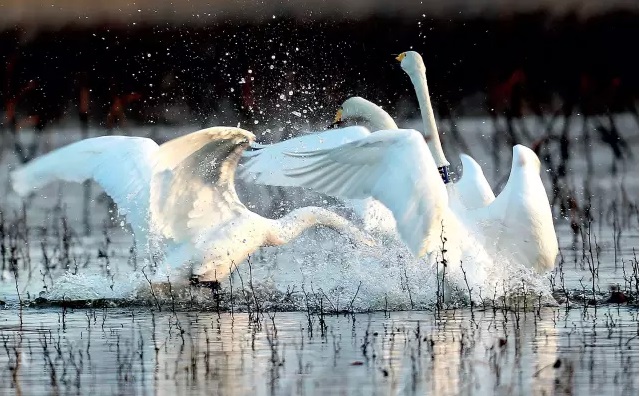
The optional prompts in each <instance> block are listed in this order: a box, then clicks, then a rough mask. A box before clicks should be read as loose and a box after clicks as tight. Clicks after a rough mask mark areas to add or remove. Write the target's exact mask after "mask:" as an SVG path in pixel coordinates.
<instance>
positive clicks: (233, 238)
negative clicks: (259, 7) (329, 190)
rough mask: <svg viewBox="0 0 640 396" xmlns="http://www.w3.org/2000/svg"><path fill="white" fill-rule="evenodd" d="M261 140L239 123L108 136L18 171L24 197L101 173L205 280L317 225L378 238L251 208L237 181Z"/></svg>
mask: <svg viewBox="0 0 640 396" xmlns="http://www.w3.org/2000/svg"><path fill="white" fill-rule="evenodd" d="M254 139H255V137H254V135H253V134H252V133H250V132H248V131H245V130H242V129H239V128H231V127H214V128H208V129H203V130H201V131H197V132H194V133H191V134H188V135H185V136H182V137H179V138H177V139H174V140H171V141H169V142H167V143H165V144H163V145H161V146H158V145H157V144H156V143H155V142H153V141H152V140H150V139H146V138H136V137H124V136H103V137H97V138H91V139H86V140H82V141H80V142H76V143H73V144H71V145H69V146H66V147H63V148H61V149H58V150H55V151H53V152H51V153H48V154H46V155H44V156H42V157H40V158H37V159H35V160H33V161H31V162H30V163H28V164H26V165H25V166H23V167H22V168H20V169H18V170H16V171H14V172H12V174H11V179H12V184H13V186H14V189H15V190H16V192H17V193H18V194H20V195H22V196H24V195H27V194H28V193H30V192H32V191H33V190H35V189H38V188H40V187H43V186H45V185H46V184H49V183H50V182H52V181H54V180H64V181H71V182H82V181H84V180H88V179H93V180H95V181H96V182H97V183H98V184H100V186H101V187H102V188H103V189H104V190H105V192H106V193H107V194H109V195H110V196H111V197H112V198H113V199H114V201H115V202H116V203H117V204H118V209H119V211H120V213H121V214H123V215H124V216H125V217H126V219H127V221H128V222H129V223H130V224H131V225H132V228H133V230H134V235H135V237H136V240H141V241H144V242H146V243H144V244H142V245H139V246H145V247H146V248H147V252H149V250H150V249H151V246H149V244H148V241H150V240H154V239H156V238H158V237H159V238H164V239H166V240H169V241H170V244H169V245H168V246H169V248H167V251H166V252H165V253H166V256H165V257H166V260H165V261H166V263H167V264H169V265H170V266H171V267H172V268H176V269H177V268H182V267H183V265H184V264H190V268H191V271H190V275H191V276H194V277H196V278H197V279H198V280H199V281H211V280H218V279H220V278H222V277H224V276H226V275H227V274H228V273H229V272H230V271H231V270H233V267H234V265H238V264H240V263H241V262H243V261H244V260H245V259H246V258H247V256H248V255H249V254H251V253H253V252H254V251H255V250H256V249H258V248H259V247H261V246H275V245H282V244H285V243H287V242H289V241H290V240H291V239H293V238H295V237H297V236H298V235H300V234H301V233H302V232H303V231H304V230H306V229H307V228H309V227H312V226H315V225H323V226H326V227H329V228H333V229H336V230H338V231H339V232H344V233H347V234H349V235H350V236H351V237H352V238H354V239H355V240H358V241H362V242H364V243H367V244H370V243H371V242H370V240H369V239H368V237H367V236H366V235H365V234H363V233H362V232H361V231H359V230H358V229H357V228H355V227H354V226H353V225H351V224H350V223H349V222H348V221H347V220H346V219H344V218H342V217H340V216H338V215H337V214H335V213H333V212H330V211H328V210H325V209H322V208H317V207H307V208H301V209H297V210H294V211H292V212H290V213H289V214H288V215H286V216H284V217H282V218H281V219H277V220H272V219H267V218H263V217H261V216H259V215H258V214H256V213H253V212H251V211H250V210H248V209H247V208H246V207H245V206H244V205H243V204H242V202H240V200H239V198H238V196H237V194H236V191H235V187H234V180H235V171H236V167H237V164H238V161H239V159H240V157H241V154H242V152H243V151H244V150H245V149H246V148H247V147H248V146H249V144H250V143H251V142H253V141H254Z"/></svg>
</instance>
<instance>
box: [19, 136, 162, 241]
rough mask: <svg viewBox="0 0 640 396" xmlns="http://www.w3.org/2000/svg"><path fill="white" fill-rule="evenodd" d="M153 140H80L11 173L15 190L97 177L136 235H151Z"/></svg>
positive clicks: (106, 138)
mask: <svg viewBox="0 0 640 396" xmlns="http://www.w3.org/2000/svg"><path fill="white" fill-rule="evenodd" d="M157 150H158V145H157V144H156V143H155V142H154V141H153V140H151V139H147V138H141V137H129V136H101V137H96V138H91V139H85V140H81V141H79V142H76V143H73V144H70V145H68V146H65V147H62V148H60V149H57V150H54V151H52V152H50V153H48V154H45V155H43V156H42V157H39V158H37V159H35V160H33V161H31V162H29V163H27V164H26V165H24V166H23V167H21V168H18V169H17V170H15V171H13V172H12V173H11V181H12V184H13V188H14V190H15V191H16V192H17V193H18V194H19V195H21V196H25V195H27V194H29V193H30V192H33V191H34V190H36V189H38V188H41V187H44V186H46V185H47V184H49V183H51V182H53V181H56V180H62V181H68V182H77V183H80V182H83V181H85V180H89V179H91V180H95V181H96V182H97V183H98V184H99V185H100V186H101V187H102V189H104V191H105V192H106V193H107V194H108V195H109V196H110V197H111V198H112V199H113V200H114V202H115V203H116V204H117V205H118V211H119V212H120V214H122V215H124V216H125V217H126V219H127V221H128V222H129V223H130V224H131V226H132V228H133V230H134V232H135V233H136V236H137V237H138V236H140V234H141V232H140V231H142V234H143V236H142V237H144V236H146V234H145V233H146V230H147V229H148V213H149V182H150V179H151V167H152V159H151V158H152V156H153V155H154V154H155V152H156V151H157Z"/></svg>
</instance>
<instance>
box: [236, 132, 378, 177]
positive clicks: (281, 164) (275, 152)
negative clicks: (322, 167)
mask: <svg viewBox="0 0 640 396" xmlns="http://www.w3.org/2000/svg"><path fill="white" fill-rule="evenodd" d="M370 134H371V132H369V130H368V129H367V128H364V127H361V126H353V127H347V128H341V129H332V130H330V131H326V132H319V133H311V134H306V135H304V136H299V137H296V138H293V139H288V140H285V141H283V142H280V143H276V144H272V145H259V144H255V143H254V144H253V145H252V147H253V148H256V150H254V151H247V152H245V153H244V154H243V156H244V157H248V158H249V160H248V161H246V162H245V164H244V166H242V168H241V171H240V172H239V174H240V177H241V178H242V179H243V180H245V181H250V182H255V183H259V184H269V185H274V186H287V185H289V184H286V183H287V180H288V179H287V178H286V177H284V178H283V177H282V169H291V168H297V167H300V166H303V165H305V164H307V163H309V162H310V158H312V157H310V155H312V154H311V153H313V152H316V151H317V150H322V149H332V148H335V147H337V146H340V145H342V144H345V143H349V142H353V141H356V140H359V139H362V138H364V137H367V136H369V135H370ZM285 153H286V154H285ZM296 153H304V155H302V156H296V155H295V154H296ZM292 154H293V155H292Z"/></svg>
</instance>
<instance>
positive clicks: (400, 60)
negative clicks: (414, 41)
mask: <svg viewBox="0 0 640 396" xmlns="http://www.w3.org/2000/svg"><path fill="white" fill-rule="evenodd" d="M406 56H407V53H406V52H403V53H401V54H400V55H398V56H396V60H397V61H398V62H402V60H403V59H404V58H405V57H406Z"/></svg>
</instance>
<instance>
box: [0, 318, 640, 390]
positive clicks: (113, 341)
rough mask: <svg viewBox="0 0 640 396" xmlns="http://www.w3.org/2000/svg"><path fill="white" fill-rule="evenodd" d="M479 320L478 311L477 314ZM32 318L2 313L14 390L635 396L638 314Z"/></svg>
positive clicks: (5, 376) (7, 380) (6, 374)
mask: <svg viewBox="0 0 640 396" xmlns="http://www.w3.org/2000/svg"><path fill="white" fill-rule="evenodd" d="M472 315H473V316H472ZM261 319H262V320H261V321H260V322H259V323H257V322H253V321H250V320H249V318H248V316H247V315H246V314H238V313H236V314H234V315H231V314H229V313H222V314H219V315H218V314H216V313H215V312H167V311H163V312H150V311H149V310H148V309H139V308H125V309H121V308H110V309H75V310H74V309H64V308H47V309H25V310H23V311H22V312H19V311H16V310H12V311H11V312H10V313H9V314H5V315H3V319H2V322H1V323H0V339H1V340H2V344H3V347H2V348H3V349H4V352H3V353H2V355H1V357H0V364H1V365H2V368H3V369H2V371H0V373H1V374H0V375H1V376H2V383H3V386H4V389H5V392H7V391H8V393H13V392H15V393H16V394H30V395H37V394H88V393H91V394H95V395H102V394H105V395H106V394H127V395H129V394H131V395H133V394H136V395H138V394H139V395H147V394H175V395H181V394H202V395H205V394H259V395H262V394H265V395H267V394H269V395H272V394H275V395H298V394H300V395H316V394H350V395H358V394H362V395H370V394H379V395H386V394H438V395H459V394H505V395H507V394H517V395H543V394H611V395H627V394H635V393H637V390H638V342H637V341H638V339H637V337H638V333H637V323H638V322H637V321H638V312H637V310H636V309H630V308H617V307H606V308H599V309H598V310H594V309H588V310H586V311H583V310H579V309H574V310H568V311H567V310H564V309H558V308H542V309H540V310H534V311H530V312H526V313H525V312H520V313H516V312H510V311H501V310H497V311H495V312H494V311H493V310H492V309H485V310H480V309H475V310H474V312H473V314H472V313H471V311H470V310H469V309H465V310H458V311H453V310H452V311H447V312H446V313H444V314H442V315H440V316H437V315H435V314H434V313H429V312H391V313H372V314H355V315H338V316H329V315H324V316H321V315H317V314H312V315H310V316H307V315H306V314H305V313H300V312H293V313H285V312H277V313H276V312H270V313H269V312H265V313H264V317H262V318H261Z"/></svg>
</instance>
